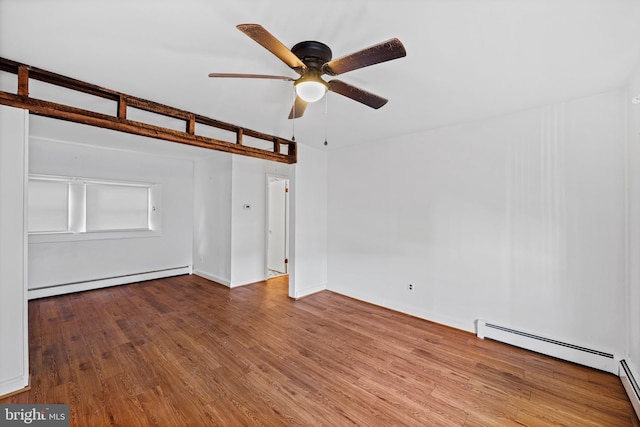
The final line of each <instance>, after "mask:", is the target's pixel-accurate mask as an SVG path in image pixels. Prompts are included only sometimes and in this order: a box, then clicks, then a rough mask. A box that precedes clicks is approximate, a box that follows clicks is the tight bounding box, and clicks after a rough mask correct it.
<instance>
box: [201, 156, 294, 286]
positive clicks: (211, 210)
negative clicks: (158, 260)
mask: <svg viewBox="0 0 640 427" xmlns="http://www.w3.org/2000/svg"><path fill="white" fill-rule="evenodd" d="M290 168H291V166H289V165H287V164H284V163H277V162H270V161H266V160H261V159H256V158H252V157H245V156H237V155H231V154H226V153H211V154H210V155H208V156H207V157H204V158H202V159H200V160H198V161H197V162H196V165H195V229H194V230H195V231H194V242H193V243H194V272H195V273H196V274H198V275H201V276H203V277H206V278H208V279H211V280H214V281H216V282H218V283H221V284H223V285H226V286H230V287H235V286H241V285H247V284H250V283H255V282H259V281H261V280H265V279H266V272H267V268H266V250H267V247H266V237H267V211H266V209H267V206H266V202H267V197H266V194H267V188H268V187H267V175H269V174H273V175H278V176H283V177H289V171H290ZM244 205H249V206H250V208H249V209H244Z"/></svg>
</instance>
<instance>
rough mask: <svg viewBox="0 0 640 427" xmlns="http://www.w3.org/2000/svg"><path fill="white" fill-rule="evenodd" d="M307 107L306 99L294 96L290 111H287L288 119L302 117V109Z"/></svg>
mask: <svg viewBox="0 0 640 427" xmlns="http://www.w3.org/2000/svg"><path fill="white" fill-rule="evenodd" d="M306 109H307V101H305V100H304V99H302V98H300V97H299V96H296V100H295V101H294V103H293V106H292V107H291V111H290V112H289V119H297V118H300V117H302V115H303V114H304V110H306Z"/></svg>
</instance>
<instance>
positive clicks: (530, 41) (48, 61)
mask: <svg viewBox="0 0 640 427" xmlns="http://www.w3.org/2000/svg"><path fill="white" fill-rule="evenodd" d="M240 23H259V24H261V25H263V26H264V27H265V28H266V29H267V30H269V31H270V32H271V33H272V34H274V35H275V36H276V37H277V38H278V39H280V41H282V42H283V43H284V44H285V45H287V46H289V47H291V46H293V45H294V44H295V43H297V42H299V41H303V40H318V41H321V42H324V43H326V44H328V45H329V46H330V47H331V48H332V50H333V53H334V58H337V57H340V56H343V55H345V54H348V53H351V52H354V51H357V50H359V49H361V48H364V47H367V46H370V45H372V44H375V43H378V42H380V41H383V40H386V39H388V38H391V37H398V38H399V39H400V40H402V42H403V43H404V45H405V47H406V49H407V57H406V58H402V59H398V60H395V61H391V62H387V63H384V64H378V65H374V66H371V67H369V68H365V69H361V70H356V71H352V72H350V73H345V74H343V75H341V76H340V79H341V80H343V81H345V82H348V83H351V84H353V85H356V86H359V87H361V88H363V89H366V90H369V91H371V92H374V93H377V94H379V95H382V96H384V97H386V98H389V99H390V101H389V103H388V104H387V105H386V106H384V107H382V108H381V109H380V110H373V109H370V108H369V107H366V106H364V105H362V104H359V103H357V102H355V101H352V100H350V99H347V98H344V97H341V96H339V95H336V94H329V99H328V116H327V117H326V118H325V103H324V101H321V102H319V103H316V104H313V105H310V106H309V107H308V108H307V111H306V113H305V116H304V117H303V118H302V119H299V120H296V121H295V136H296V140H297V141H298V142H299V143H302V144H308V145H313V146H317V147H320V148H322V147H323V141H324V138H325V132H326V133H327V136H328V141H329V146H328V148H330V149H333V148H339V147H344V146H346V145H349V144H360V143H366V142H368V141H372V140H379V139H387V138H389V137H391V136H393V135H404V134H411V133H416V132H420V131H422V130H426V129H431V128H436V127H441V126H446V125H451V124H455V123H460V122H467V121H473V120H478V119H482V118H486V117H491V116H496V115H501V114H505V113H509V112H513V111H518V110H523V109H527V108H532V107H535V106H539V105H543V104H547V103H551V102H558V101H562V100H565V99H572V98H577V97H581V96H587V95H591V94H595V93H600V92H603V91H607V90H611V89H615V88H620V87H623V86H624V85H625V83H626V81H627V79H628V77H629V75H630V73H631V70H632V69H633V68H634V67H635V66H636V65H637V64H638V63H639V62H640V0H394V1H391V0H384V1H372V0H324V1H321V2H319V1H306V0H283V1H257V0H256V1H249V0H234V1H228V0H226V1H218V0H206V1H205V0H179V1H178V0H173V1H168V0H108V1H107V0H102V1H96V0H82V1H81V0H56V1H51V0H28V1H25V0H0V56H2V57H5V58H9V59H12V60H16V61H19V62H23V63H27V64H29V65H33V66H36V67H39V68H44V69H47V70H50V71H54V72H57V73H60V74H63V75H67V76H70V77H74V78H77V79H80V80H84V81H87V82H90V83H94V84H97V85H100V86H103V87H107V88H109V89H113V90H117V91H121V92H125V93H129V94H132V95H135V96H138V97H141V98H145V99H149V100H153V101H157V102H160V103H163V104H167V105H171V106H174V107H178V108H181V109H185V110H189V111H192V112H195V113H198V114H202V115H206V116H210V117H213V118H216V119H219V120H223V121H226V122H230V123H233V124H236V125H240V126H243V127H246V128H250V129H254V130H257V131H261V132H265V133H269V134H275V135H278V136H282V137H285V138H290V137H291V135H292V133H293V130H294V129H293V126H294V124H293V123H292V121H290V120H288V119H287V115H288V113H289V110H290V108H291V104H292V100H293V89H292V84H291V83H290V82H284V81H275V80H274V81H272V80H244V79H242V80H239V79H211V78H208V77H207V74H208V73H209V72H234V73H261V74H275V75H288V76H292V77H296V76H297V75H296V74H295V73H294V72H293V71H292V70H290V69H289V68H287V66H286V65H284V64H283V63H282V62H280V61H279V60H278V59H277V58H276V57H274V56H273V55H271V54H270V53H269V52H267V51H266V50H265V49H264V48H262V47H261V46H260V45H258V44H257V43H255V42H254V41H253V40H251V39H250V38H248V37H247V36H246V35H244V34H243V33H241V32H240V31H238V30H237V29H236V28H235V26H236V25H237V24H240Z"/></svg>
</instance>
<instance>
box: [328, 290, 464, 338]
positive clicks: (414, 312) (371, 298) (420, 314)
mask: <svg viewBox="0 0 640 427" xmlns="http://www.w3.org/2000/svg"><path fill="white" fill-rule="evenodd" d="M327 290H329V291H331V292H334V293H336V294H340V295H344V296H347V297H349V298H353V299H357V300H358V301H363V302H366V303H369V304H373V305H377V306H379V307H384V308H387V309H389V310H393V311H397V312H400V313H404V314H407V315H409V316H413V317H417V318H418V319H423V320H427V321H429V322H433V323H438V324H440V325H445V326H449V327H451V328H454V329H459V330H461V331H466V332H471V333H475V328H474V325H473V324H466V323H462V322H459V321H456V320H455V319H452V318H449V317H446V316H444V315H442V314H441V313H434V312H431V311H427V310H420V309H417V308H416V307H413V306H412V307H408V306H406V305H403V304H400V303H396V302H390V301H387V300H385V299H383V298H380V297H378V296H376V295H372V294H366V293H359V292H352V290H346V289H344V288H341V287H336V286H329V287H327Z"/></svg>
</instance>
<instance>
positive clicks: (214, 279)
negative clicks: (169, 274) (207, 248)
mask: <svg viewBox="0 0 640 427" xmlns="http://www.w3.org/2000/svg"><path fill="white" fill-rule="evenodd" d="M193 274H195V275H196V276H200V277H202V278H203V279H207V280H211V281H212V282H216V283H219V284H221V285H224V286H226V287H229V288H230V287H231V281H230V280H228V279H223V278H221V277H218V276H216V275H215V274H209V273H207V272H204V271H202V270H198V269H194V270H193Z"/></svg>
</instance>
